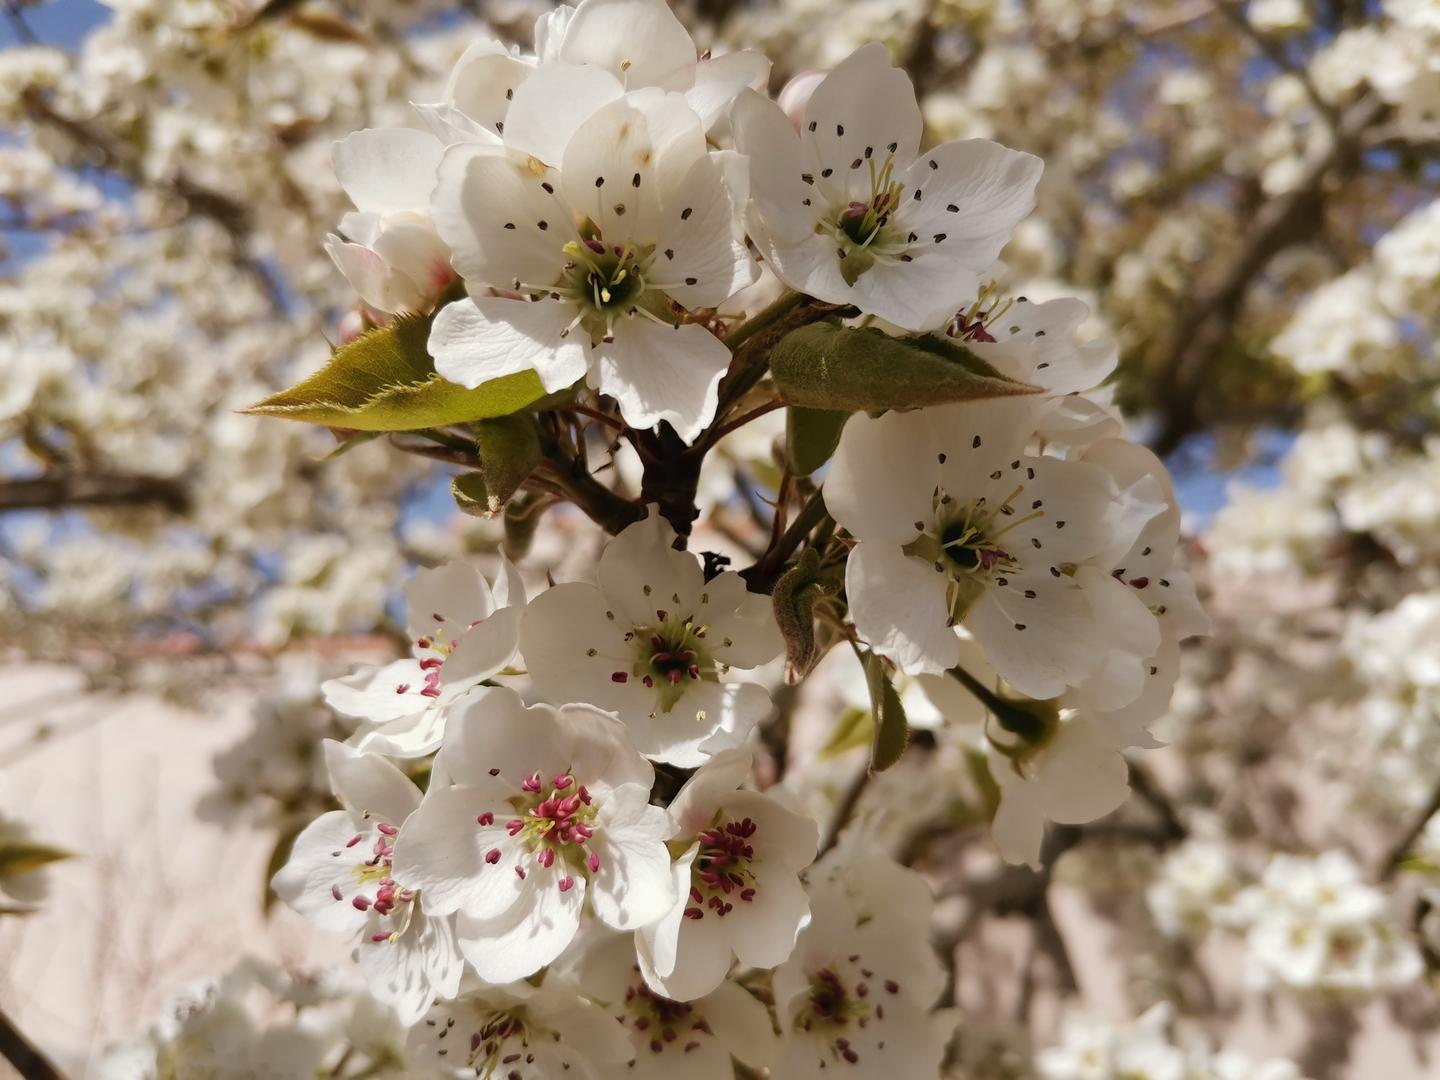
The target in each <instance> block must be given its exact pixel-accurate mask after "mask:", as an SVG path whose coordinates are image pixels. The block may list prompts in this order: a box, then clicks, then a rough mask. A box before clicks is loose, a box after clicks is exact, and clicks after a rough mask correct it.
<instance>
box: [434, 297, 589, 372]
mask: <svg viewBox="0 0 1440 1080" xmlns="http://www.w3.org/2000/svg"><path fill="white" fill-rule="evenodd" d="M574 318H575V309H574V308H573V307H572V306H570V305H569V304H565V303H562V302H560V301H555V300H540V301H537V302H535V303H530V302H527V301H524V300H507V299H504V298H501V297H484V298H481V299H478V300H457V301H456V302H455V303H453V304H447V305H446V306H445V307H444V308H443V309H442V310H441V312H440V314H438V315H436V316H435V322H434V324H433V325H432V326H431V327H430V343H429V349H430V355H431V356H433V357H434V358H435V370H436V371H438V372H439V373H440V374H441V375H442V376H444V377H445V378H447V379H449V380H450V381H451V382H455V383H459V384H460V385H461V386H467V387H470V388H472V389H473V388H474V387H477V386H479V385H480V384H481V383H486V382H489V381H490V380H491V379H498V378H500V377H501V376H502V375H514V374H515V373H516V372H520V371H526V370H529V369H531V368H533V369H534V370H535V372H536V374H538V375H539V376H540V382H541V384H542V385H543V386H544V387H545V390H546V392H547V393H554V392H555V391H556V390H562V389H564V388H565V387H567V386H569V385H570V384H571V383H573V382H575V381H576V380H577V379H579V378H581V377H582V376H583V375H584V374H585V371H586V369H587V368H588V367H589V359H588V355H587V354H588V350H589V345H588V342H587V341H586V340H585V336H586V335H585V334H584V332H583V331H581V332H577V333H572V334H566V333H565V331H566V328H567V327H568V326H569V325H570V322H571V321H572V320H573V319H574Z"/></svg>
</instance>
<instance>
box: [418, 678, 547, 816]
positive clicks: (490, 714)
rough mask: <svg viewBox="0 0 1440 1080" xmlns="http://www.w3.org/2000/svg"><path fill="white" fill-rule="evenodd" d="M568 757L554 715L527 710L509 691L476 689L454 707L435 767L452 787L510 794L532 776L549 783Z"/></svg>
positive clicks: (542, 707) (539, 708)
mask: <svg viewBox="0 0 1440 1080" xmlns="http://www.w3.org/2000/svg"><path fill="white" fill-rule="evenodd" d="M573 751H574V747H573V746H572V745H571V740H570V732H569V730H568V728H567V727H564V726H562V725H561V723H560V722H559V721H558V720H557V719H556V715H555V710H554V709H551V708H549V707H548V706H545V705H536V706H531V707H529V708H527V707H526V706H525V702H524V700H523V699H522V698H521V697H520V695H519V694H517V693H516V692H515V691H514V690H511V689H510V688H509V687H502V686H496V687H480V688H478V689H476V690H473V691H471V692H470V693H469V694H467V695H466V696H465V697H464V698H462V699H461V700H460V701H459V702H458V703H457V704H456V706H455V709H454V711H453V712H452V714H451V716H450V720H449V723H448V724H447V725H446V730H445V745H444V746H443V747H442V748H441V750H440V755H439V758H438V759H437V762H436V764H437V766H443V768H444V771H445V774H446V775H447V776H449V777H451V778H453V779H454V781H455V782H457V783H461V784H466V785H469V786H471V787H485V786H486V785H488V784H490V783H492V782H498V783H500V784H503V785H505V786H506V788H507V790H508V792H509V793H513V792H515V791H517V790H518V789H519V788H520V785H521V784H522V783H523V782H524V781H525V779H526V778H527V777H529V776H530V775H531V774H532V773H534V772H536V771H537V770H538V771H539V772H540V773H541V775H542V776H545V777H549V776H552V775H554V774H555V773H558V772H559V771H560V770H562V769H565V768H567V767H568V766H569V764H570V759H571V757H572V755H573ZM492 769H494V770H498V772H497V773H495V774H492V773H491V770H492Z"/></svg>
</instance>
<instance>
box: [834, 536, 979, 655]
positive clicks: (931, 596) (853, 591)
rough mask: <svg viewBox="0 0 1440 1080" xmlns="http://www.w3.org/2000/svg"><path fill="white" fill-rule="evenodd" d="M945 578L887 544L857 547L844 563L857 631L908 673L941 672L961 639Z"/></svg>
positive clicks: (958, 647)
mask: <svg viewBox="0 0 1440 1080" xmlns="http://www.w3.org/2000/svg"><path fill="white" fill-rule="evenodd" d="M948 580H949V579H948V577H947V576H946V575H944V574H939V573H936V571H935V568H934V567H932V566H929V565H927V564H925V563H923V562H920V561H919V560H917V559H911V558H908V557H907V556H906V555H904V554H903V553H902V552H901V551H900V549H899V548H898V547H895V546H893V545H891V544H885V543H863V544H859V545H857V546H856V547H855V548H854V550H852V551H851V552H850V559H849V562H848V563H847V564H846V567H845V590H846V593H847V594H848V595H849V597H850V615H851V617H852V618H853V619H854V620H855V627H856V629H858V630H859V631H860V635H861V637H862V638H864V639H865V640H866V641H867V642H869V644H870V646H871V648H873V649H874V650H875V651H876V652H877V653H879V654H880V655H881V656H885V657H888V658H889V659H891V660H893V661H894V662H895V663H896V664H897V665H899V667H900V669H901V670H902V671H904V672H905V673H906V674H907V675H923V674H931V675H939V674H941V673H943V672H944V671H946V670H947V669H948V668H952V667H954V666H955V664H956V662H957V661H958V660H959V659H960V640H959V638H957V637H956V636H955V630H954V628H953V627H951V626H950V625H949V619H950V611H949V609H948V608H947V607H946V606H945V584H946V582H947V581H948ZM997 667H998V665H997Z"/></svg>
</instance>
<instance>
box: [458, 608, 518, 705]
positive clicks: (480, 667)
mask: <svg viewBox="0 0 1440 1080" xmlns="http://www.w3.org/2000/svg"><path fill="white" fill-rule="evenodd" d="M522 613H523V609H521V608H518V607H508V608H501V609H500V610H499V611H497V612H495V613H494V614H493V615H491V616H489V617H488V618H486V619H484V620H483V621H482V622H481V623H480V625H479V626H473V627H471V628H470V629H469V630H467V631H465V636H464V637H462V638H461V639H460V644H459V646H457V647H456V649H455V651H454V652H452V653H451V654H450V655H449V656H447V657H446V658H445V663H444V664H443V665H441V668H440V683H441V685H442V686H454V685H469V684H473V683H478V682H480V681H481V680H483V679H488V678H490V677H491V676H492V675H495V674H497V673H498V672H500V671H502V670H503V669H504V668H505V667H506V666H508V665H509V663H510V661H511V660H512V659H514V657H515V650H516V648H517V647H518V645H519V643H520V616H521V614H522Z"/></svg>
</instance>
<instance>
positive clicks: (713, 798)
mask: <svg viewBox="0 0 1440 1080" xmlns="http://www.w3.org/2000/svg"><path fill="white" fill-rule="evenodd" d="M750 766H751V756H750V754H748V753H746V752H744V751H738V750H732V751H727V752H726V753H724V754H721V755H718V756H717V757H715V758H712V759H711V761H710V762H709V763H708V764H707V765H704V766H702V767H701V768H700V770H699V771H698V772H696V773H695V775H694V776H692V777H691V778H690V780H689V781H688V782H687V783H686V784H685V786H684V787H683V788H681V789H680V793H679V794H678V795H676V796H675V799H674V801H673V802H671V804H670V813H671V815H672V816H673V817H674V818H675V822H676V824H677V827H678V831H677V832H676V835H675V836H674V837H673V838H672V840H671V842H672V843H673V844H675V845H676V847H681V846H682V845H683V851H682V853H681V854H680V856H679V857H678V858H677V859H676V860H675V866H674V872H675V891H676V893H677V897H676V902H675V906H674V907H672V908H671V909H670V911H669V912H668V913H667V914H666V915H665V917H664V918H663V919H661V920H660V921H659V922H657V923H655V924H654V925H652V926H649V927H646V928H644V929H642V930H640V931H639V932H638V933H637V934H636V939H635V945H636V951H637V953H638V955H639V958H640V970H641V972H642V973H643V975H644V977H645V982H646V983H647V984H648V985H649V986H650V987H651V988H652V989H653V990H655V991H656V992H657V993H660V994H664V995H665V996H666V997H669V998H674V999H676V1000H679V1001H692V1000H694V999H695V998H699V997H703V996H704V995H706V994H709V993H711V992H713V991H714V990H715V989H716V988H717V987H719V986H720V985H721V984H722V983H723V982H724V981H725V977H726V975H727V974H728V973H729V971H730V965H731V960H732V957H733V958H735V959H738V960H739V961H740V963H742V964H744V965H745V966H746V967H751V968H773V967H775V966H777V965H778V964H780V963H782V962H783V961H784V960H785V959H786V958H787V957H789V955H790V952H791V950H792V949H794V947H795V937H796V935H797V934H798V933H799V932H800V929H801V927H803V926H804V925H805V923H806V921H807V919H808V917H809V902H808V900H807V898H806V896H805V889H804V887H803V886H802V885H801V883H800V877H799V875H800V872H801V871H802V870H803V869H804V868H805V867H806V866H808V865H809V863H810V861H811V860H812V859H813V858H814V857H815V848H816V845H817V844H818V843H819V841H820V835H819V829H818V828H817V827H816V824H815V822H814V821H813V820H811V819H810V818H808V817H804V816H802V815H800V814H796V813H794V812H793V811H791V810H788V809H786V808H785V807H784V806H782V805H781V804H780V803H779V802H777V801H776V800H775V799H774V798H771V797H769V796H766V795H763V794H761V793H759V792H754V791H737V790H736V788H738V787H739V786H740V784H741V783H743V782H744V780H745V777H746V776H747V775H748V774H749V772H750Z"/></svg>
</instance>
